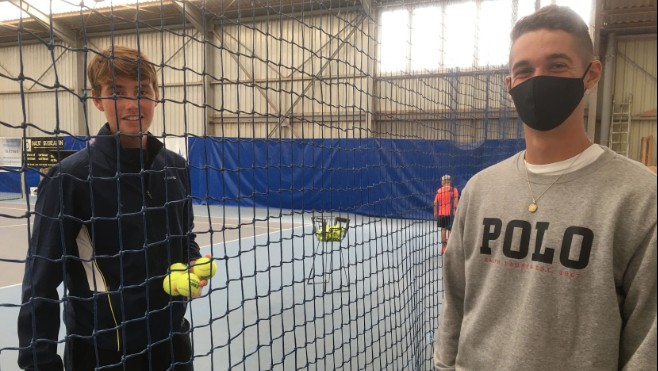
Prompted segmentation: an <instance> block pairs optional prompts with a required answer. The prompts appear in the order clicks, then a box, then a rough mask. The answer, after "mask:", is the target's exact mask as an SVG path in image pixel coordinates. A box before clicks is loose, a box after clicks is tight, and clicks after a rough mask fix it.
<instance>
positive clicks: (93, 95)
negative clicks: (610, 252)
mask: <svg viewBox="0 0 658 371" xmlns="http://www.w3.org/2000/svg"><path fill="white" fill-rule="evenodd" d="M91 100H92V101H93V102H94V106H96V108H97V109H98V110H99V111H101V112H103V111H105V108H103V102H102V101H101V98H99V97H98V94H97V93H96V89H91Z"/></svg>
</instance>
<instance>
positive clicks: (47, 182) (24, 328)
mask: <svg viewBox="0 0 658 371" xmlns="http://www.w3.org/2000/svg"><path fill="white" fill-rule="evenodd" d="M56 172H57V171H56V168H52V169H51V170H50V171H49V173H48V176H47V177H46V178H44V179H43V180H42V182H41V184H40V185H39V188H38V196H37V201H36V206H35V218H34V227H33V230H32V236H31V239H30V243H29V247H28V252H27V258H26V261H25V272H24V276H23V287H22V299H21V303H22V304H21V308H20V311H19V314H18V338H19V344H20V350H19V352H18V365H19V366H20V367H21V368H24V369H35V368H38V369H40V370H61V369H62V368H63V366H62V360H61V358H60V357H59V356H58V355H57V337H58V334H59V326H60V305H59V304H60V301H59V294H58V293H57V287H58V286H59V285H60V283H61V282H62V279H63V269H64V268H65V266H64V264H63V263H62V259H63V255H64V254H65V249H66V242H65V241H64V238H65V233H66V231H65V230H66V229H67V227H66V226H65V222H64V220H63V219H62V218H59V215H60V212H61V211H62V210H63V208H62V207H61V205H62V197H63V193H62V179H61V178H62V177H61V176H55V174H56Z"/></svg>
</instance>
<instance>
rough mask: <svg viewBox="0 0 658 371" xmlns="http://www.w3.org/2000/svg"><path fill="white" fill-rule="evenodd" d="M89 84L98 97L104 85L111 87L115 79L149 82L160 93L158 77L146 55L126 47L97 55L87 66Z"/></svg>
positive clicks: (106, 50)
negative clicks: (122, 78) (123, 78)
mask: <svg viewBox="0 0 658 371" xmlns="http://www.w3.org/2000/svg"><path fill="white" fill-rule="evenodd" d="M87 77H88V78H89V84H90V85H91V88H92V89H93V90H94V92H95V93H96V95H100V92H101V88H102V86H103V85H106V84H107V85H111V84H112V80H113V78H115V77H125V78H129V79H134V80H136V81H137V80H138V79H139V80H141V81H148V82H149V83H151V84H153V89H154V90H155V91H156V92H157V91H158V75H157V73H156V71H155V67H154V65H153V63H151V62H150V61H149V60H148V58H147V57H146V55H145V54H144V53H141V52H140V51H138V50H137V49H133V48H128V47H125V46H114V47H110V48H107V49H105V50H103V51H102V52H100V54H96V55H95V56H94V58H93V59H92V60H91V62H89V65H88V66H87Z"/></svg>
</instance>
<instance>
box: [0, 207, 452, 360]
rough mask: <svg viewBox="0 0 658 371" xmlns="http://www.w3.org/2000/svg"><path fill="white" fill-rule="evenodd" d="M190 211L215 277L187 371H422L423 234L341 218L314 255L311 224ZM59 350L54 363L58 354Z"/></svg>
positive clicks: (425, 307) (396, 222)
mask: <svg viewBox="0 0 658 371" xmlns="http://www.w3.org/2000/svg"><path fill="white" fill-rule="evenodd" d="M25 203H26V202H25V200H14V201H4V202H1V203H0V214H4V215H5V216H6V217H4V218H2V219H0V221H1V222H2V224H0V228H1V229H2V235H3V239H4V240H5V242H6V243H4V244H3V246H4V248H3V249H2V253H1V254H0V256H1V257H2V259H1V260H0V282H1V286H0V287H1V288H0V303H2V304H3V309H2V310H3V313H4V314H5V315H4V316H3V318H2V320H0V327H2V328H3V329H6V331H7V332H6V334H9V335H10V336H3V337H2V338H1V339H0V349H1V351H0V369H1V370H3V371H4V370H18V366H17V365H16V358H17V349H16V348H17V346H18V339H17V337H16V335H15V334H16V330H15V327H16V317H17V315H18V308H19V306H20V282H21V280H22V274H23V263H22V262H23V261H24V259H25V254H26V246H27V240H26V237H25V236H26V235H27V232H26V231H27V221H26V219H25V218H22V217H24V216H25V215H26V208H25ZM194 208H195V214H196V217H195V231H196V232H197V233H198V235H197V236H198V237H197V241H198V243H199V245H200V246H202V251H201V252H202V254H204V255H205V254H211V255H213V257H215V258H218V259H219V260H218V265H219V270H218V274H217V275H216V276H215V277H214V278H213V279H212V280H211V281H210V284H209V285H208V286H207V287H206V290H205V293H204V295H203V296H202V297H201V298H198V299H195V300H193V301H192V304H191V306H190V308H189V310H188V314H187V318H188V320H189V321H190V322H191V324H192V338H193V341H194V354H195V358H194V365H195V367H196V368H197V369H199V370H228V369H233V370H255V369H274V370H288V369H300V368H310V369H317V370H333V369H345V370H349V369H380V368H386V367H387V366H386V365H388V367H394V368H398V369H404V368H418V367H420V368H423V367H424V366H422V365H426V364H427V363H426V362H427V360H428V359H429V355H431V344H432V342H433V331H434V329H433V327H434V326H433V324H434V318H436V316H437V314H438V310H439V306H440V305H439V302H440V295H439V292H440V290H441V282H440V277H441V271H440V269H441V264H442V261H441V257H439V256H438V251H439V249H438V245H439V244H438V234H437V231H436V229H435V228H434V225H433V223H432V222H428V221H414V220H402V219H382V218H370V217H365V216H358V215H348V214H344V215H342V216H343V217H346V218H349V219H350V227H349V228H348V231H347V235H346V237H345V238H344V239H343V240H342V241H340V242H324V243H323V242H321V241H319V240H318V238H317V237H316V236H315V235H314V234H313V224H312V221H311V218H312V216H313V214H311V213H295V212H291V211H286V210H277V211H276V214H274V213H271V214H268V212H267V210H264V209H254V208H237V207H218V206H210V207H208V206H205V205H197V206H195V207H194ZM318 215H319V214H318ZM9 216H11V217H16V218H17V219H12V218H10V217H9ZM316 216H317V215H316ZM324 217H329V214H326V215H324ZM318 244H319V245H320V248H319V250H318ZM312 271H313V272H312ZM425 272H434V273H432V274H431V275H428V274H426V273H425ZM311 273H313V275H311ZM392 313H399V315H396V316H392ZM407 318H412V319H413V321H410V320H407ZM416 331H422V332H423V333H424V337H425V339H426V342H425V343H424V344H423V346H422V347H421V349H417V350H414V351H413V352H409V347H410V346H412V344H411V342H412V340H411V339H410V338H409V337H408V336H405V334H406V333H412V332H416ZM64 337H65V332H64V328H63V327H62V329H61V330H60V339H64ZM58 349H59V352H60V354H61V352H62V351H63V345H60V346H59V348H58ZM421 366H422V367H421Z"/></svg>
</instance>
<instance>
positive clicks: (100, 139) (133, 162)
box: [91, 123, 163, 170]
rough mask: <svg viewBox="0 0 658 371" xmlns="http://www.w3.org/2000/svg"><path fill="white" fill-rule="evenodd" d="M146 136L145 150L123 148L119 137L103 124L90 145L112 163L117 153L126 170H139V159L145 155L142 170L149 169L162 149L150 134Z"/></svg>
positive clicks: (107, 125) (160, 144)
mask: <svg viewBox="0 0 658 371" xmlns="http://www.w3.org/2000/svg"><path fill="white" fill-rule="evenodd" d="M146 135H147V138H146V147H145V148H124V147H122V146H121V142H120V141H119V136H118V135H117V134H112V132H111V131H110V124H108V123H105V125H103V127H101V129H100V130H99V131H98V134H97V135H96V137H95V138H93V139H92V142H91V145H92V146H94V147H95V148H97V149H99V150H100V151H101V152H103V154H104V155H105V156H107V157H108V158H109V159H111V160H114V161H116V159H117V153H118V154H119V157H120V159H121V164H122V165H124V166H127V167H128V168H133V167H135V166H136V167H137V168H141V163H142V161H141V158H140V157H142V156H144V155H146V156H144V168H145V169H148V168H150V164H151V162H153V159H154V158H155V157H156V156H157V155H158V153H159V152H160V150H161V149H162V147H163V144H162V142H160V141H159V140H158V139H157V138H156V137H154V136H153V134H151V133H150V132H147V133H146ZM117 149H118V152H117ZM126 170H127V169H126Z"/></svg>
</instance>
